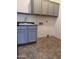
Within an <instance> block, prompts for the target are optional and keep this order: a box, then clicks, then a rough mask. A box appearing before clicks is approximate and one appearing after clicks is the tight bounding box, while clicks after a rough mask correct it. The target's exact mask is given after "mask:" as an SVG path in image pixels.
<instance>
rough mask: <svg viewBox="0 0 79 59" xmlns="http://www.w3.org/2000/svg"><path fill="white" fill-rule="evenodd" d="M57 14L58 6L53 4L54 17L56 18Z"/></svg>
mask: <svg viewBox="0 0 79 59" xmlns="http://www.w3.org/2000/svg"><path fill="white" fill-rule="evenodd" d="M58 14H59V4H57V3H54V16H58Z"/></svg>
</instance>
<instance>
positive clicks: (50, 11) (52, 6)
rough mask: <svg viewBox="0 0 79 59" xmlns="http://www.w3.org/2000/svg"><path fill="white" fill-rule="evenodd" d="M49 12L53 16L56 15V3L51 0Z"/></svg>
mask: <svg viewBox="0 0 79 59" xmlns="http://www.w3.org/2000/svg"><path fill="white" fill-rule="evenodd" d="M48 14H49V15H51V16H53V15H54V3H52V2H49V10H48Z"/></svg>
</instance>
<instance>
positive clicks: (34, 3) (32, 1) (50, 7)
mask: <svg viewBox="0 0 79 59" xmlns="http://www.w3.org/2000/svg"><path fill="white" fill-rule="evenodd" d="M17 11H18V12H22V13H30V14H38V15H49V16H58V13H59V3H56V2H52V1H50V0H18V1H17Z"/></svg>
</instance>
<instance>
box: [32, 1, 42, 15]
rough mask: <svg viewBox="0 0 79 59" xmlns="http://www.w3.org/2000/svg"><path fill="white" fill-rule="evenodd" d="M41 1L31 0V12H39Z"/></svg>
mask: <svg viewBox="0 0 79 59" xmlns="http://www.w3.org/2000/svg"><path fill="white" fill-rule="evenodd" d="M41 1H42V0H32V1H31V2H32V13H33V14H41V10H42V8H41Z"/></svg>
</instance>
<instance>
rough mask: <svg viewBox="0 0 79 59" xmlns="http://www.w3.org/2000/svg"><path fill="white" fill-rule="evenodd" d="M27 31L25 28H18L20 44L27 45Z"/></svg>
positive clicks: (18, 41)
mask: <svg viewBox="0 0 79 59" xmlns="http://www.w3.org/2000/svg"><path fill="white" fill-rule="evenodd" d="M27 42H28V40H27V30H26V29H25V27H20V26H19V27H18V28H17V43H18V44H24V43H27Z"/></svg>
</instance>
